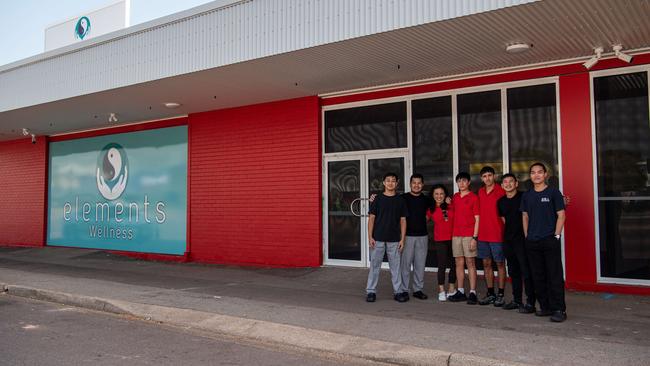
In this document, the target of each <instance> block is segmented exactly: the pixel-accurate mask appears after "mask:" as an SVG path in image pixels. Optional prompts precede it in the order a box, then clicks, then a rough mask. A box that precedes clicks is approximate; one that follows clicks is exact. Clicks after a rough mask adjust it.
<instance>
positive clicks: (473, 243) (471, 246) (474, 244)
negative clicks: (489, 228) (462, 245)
mask: <svg viewBox="0 0 650 366" xmlns="http://www.w3.org/2000/svg"><path fill="white" fill-rule="evenodd" d="M477 244H478V243H477V242H476V239H474V238H472V240H471V241H470V242H469V250H471V251H472V252H473V251H475V250H476V247H477Z"/></svg>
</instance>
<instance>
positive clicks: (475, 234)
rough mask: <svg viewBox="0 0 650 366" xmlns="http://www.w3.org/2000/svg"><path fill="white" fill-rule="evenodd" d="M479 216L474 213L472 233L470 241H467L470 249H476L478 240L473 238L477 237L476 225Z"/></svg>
mask: <svg viewBox="0 0 650 366" xmlns="http://www.w3.org/2000/svg"><path fill="white" fill-rule="evenodd" d="M480 219H481V217H480V216H479V215H474V235H472V241H471V242H470V243H469V249H470V250H476V247H477V246H478V241H477V240H476V239H474V238H478V225H479V221H480Z"/></svg>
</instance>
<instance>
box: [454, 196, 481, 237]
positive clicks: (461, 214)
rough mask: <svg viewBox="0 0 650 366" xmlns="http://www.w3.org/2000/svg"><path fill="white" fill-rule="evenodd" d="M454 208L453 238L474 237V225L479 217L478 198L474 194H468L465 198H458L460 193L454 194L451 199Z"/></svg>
mask: <svg viewBox="0 0 650 366" xmlns="http://www.w3.org/2000/svg"><path fill="white" fill-rule="evenodd" d="M451 204H452V205H453V206H454V211H455V213H454V229H453V231H452V233H453V235H454V236H474V224H475V223H476V218H475V217H474V216H476V215H479V208H478V197H477V196H476V195H475V194H474V192H469V193H468V194H466V195H465V197H461V196H460V192H457V193H456V194H454V197H453V198H452V199H451Z"/></svg>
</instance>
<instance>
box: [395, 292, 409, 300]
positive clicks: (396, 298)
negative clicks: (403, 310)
mask: <svg viewBox="0 0 650 366" xmlns="http://www.w3.org/2000/svg"><path fill="white" fill-rule="evenodd" d="M393 298H394V299H395V301H397V302H407V301H409V300H408V298H406V297H404V293H403V292H400V293H399V294H395V296H394V297H393Z"/></svg>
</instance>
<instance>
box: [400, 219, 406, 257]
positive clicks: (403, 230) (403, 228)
mask: <svg viewBox="0 0 650 366" xmlns="http://www.w3.org/2000/svg"><path fill="white" fill-rule="evenodd" d="M399 226H400V231H401V236H400V238H401V239H400V241H399V250H400V251H402V249H404V240H405V239H406V217H401V218H400V220H399Z"/></svg>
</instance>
